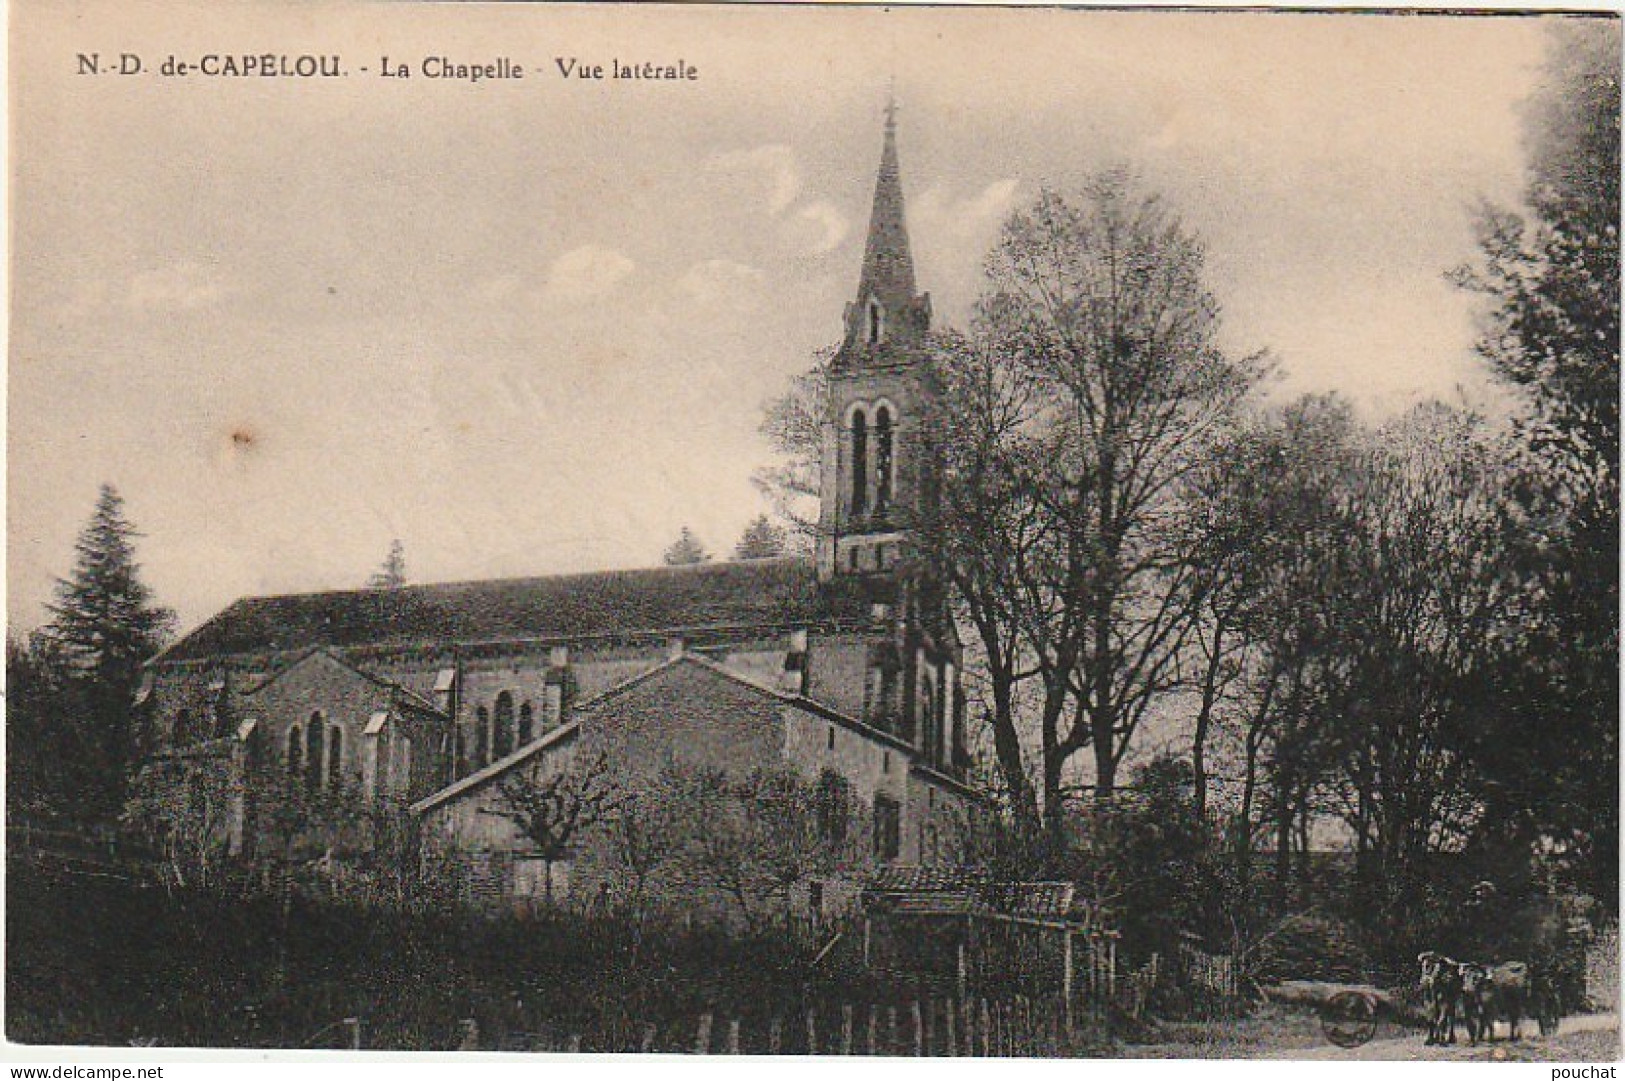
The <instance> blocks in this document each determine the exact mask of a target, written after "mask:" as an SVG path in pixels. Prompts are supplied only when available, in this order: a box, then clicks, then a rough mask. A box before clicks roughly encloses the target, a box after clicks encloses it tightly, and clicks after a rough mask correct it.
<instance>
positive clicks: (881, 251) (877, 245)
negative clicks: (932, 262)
mask: <svg viewBox="0 0 1625 1081" xmlns="http://www.w3.org/2000/svg"><path fill="white" fill-rule="evenodd" d="M870 296H874V297H878V298H879V300H880V303H881V304H882V305H883V306H884V307H885V308H886V309H887V310H889V311H892V312H900V311H902V310H903V309H904V308H905V307H907V306H908V305H910V304H911V303H913V301H914V299H915V292H914V256H913V254H912V253H911V252H910V251H909V246H908V225H907V223H906V221H905V220H904V217H903V181H902V175H901V173H900V171H899V169H898V166H897V101H896V99H895V98H888V100H887V102H886V137H885V143H884V145H883V146H882V148H881V152H880V175H879V177H877V178H876V180H875V205H874V209H873V210H872V211H871V212H870V214H869V240H868V243H867V244H866V245H865V247H864V250H863V276H862V277H861V278H860V279H859V280H858V299H859V300H860V301H862V300H864V299H866V298H867V297H870Z"/></svg>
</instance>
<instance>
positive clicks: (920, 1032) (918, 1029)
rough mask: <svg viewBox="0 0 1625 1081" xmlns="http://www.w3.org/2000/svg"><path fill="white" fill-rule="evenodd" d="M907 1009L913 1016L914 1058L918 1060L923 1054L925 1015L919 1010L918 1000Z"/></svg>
mask: <svg viewBox="0 0 1625 1081" xmlns="http://www.w3.org/2000/svg"><path fill="white" fill-rule="evenodd" d="M909 1008H910V1010H912V1011H913V1015H914V1017H913V1020H914V1057H915V1058H919V1057H921V1056H923V1055H924V1054H925V1014H924V1013H923V1012H922V1011H921V1010H920V1000H919V999H915V1000H914V1004H913V1005H912V1006H911V1007H909Z"/></svg>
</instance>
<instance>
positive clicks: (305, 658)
mask: <svg viewBox="0 0 1625 1081" xmlns="http://www.w3.org/2000/svg"><path fill="white" fill-rule="evenodd" d="M317 657H320V658H322V659H323V660H326V661H330V662H332V663H333V664H336V665H338V666H339V667H340V668H343V669H344V670H345V671H347V672H350V673H352V674H353V675H356V676H358V677H360V678H361V679H364V680H366V681H367V682H369V683H372V684H374V685H375V686H378V687H382V688H383V689H384V690H386V691H389V692H390V693H391V694H392V695H393V696H394V697H395V699H396V700H397V701H399V702H404V703H405V704H406V705H408V706H411V707H412V708H414V709H418V710H422V711H424V712H427V713H432V714H434V715H435V716H436V717H442V718H443V717H444V716H445V714H443V713H441V712H440V711H439V710H438V709H436V708H435V707H434V705H433V704H432V703H431V702H429V701H428V700H427V699H425V698H424V697H423V696H422V695H419V694H416V693H414V692H412V691H410V690H408V689H407V688H405V687H403V686H401V685H400V684H399V683H396V682H395V681H394V680H390V679H385V678H384V677H383V676H380V675H379V674H378V673H376V672H369V671H367V670H366V669H365V668H361V667H358V666H357V665H354V664H351V663H350V662H349V661H347V660H345V659H344V657H343V656H342V655H340V654H338V653H335V652H334V651H333V650H332V649H330V648H328V647H327V646H325V645H321V646H312V647H311V648H309V649H307V650H305V651H304V652H303V653H302V654H300V655H299V656H298V657H297V658H296V659H295V660H294V661H293V662H292V663H289V664H285V665H283V666H282V667H281V668H278V669H277V670H276V671H274V672H272V673H271V674H270V675H269V676H267V677H265V678H264V679H262V680H260V681H259V683H257V684H255V685H254V686H252V687H249V688H247V689H246V690H244V691H243V696H244V697H251V696H253V695H256V694H259V693H260V692H261V691H263V690H265V688H267V687H269V686H270V685H271V684H273V683H275V682H276V681H277V680H279V679H281V678H282V677H284V676H286V675H289V674H290V673H293V672H296V671H298V670H299V669H300V668H302V667H304V666H305V665H306V664H308V663H310V662H311V661H312V660H314V659H316V658H317Z"/></svg>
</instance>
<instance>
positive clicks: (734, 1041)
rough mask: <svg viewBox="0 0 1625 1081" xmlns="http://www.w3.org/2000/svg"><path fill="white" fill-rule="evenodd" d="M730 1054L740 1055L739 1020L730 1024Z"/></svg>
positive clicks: (736, 1019) (734, 1020) (735, 1019)
mask: <svg viewBox="0 0 1625 1081" xmlns="http://www.w3.org/2000/svg"><path fill="white" fill-rule="evenodd" d="M728 1054H730V1055H737V1054H739V1018H737V1017H736V1018H734V1019H733V1020H732V1021H729V1022H728Z"/></svg>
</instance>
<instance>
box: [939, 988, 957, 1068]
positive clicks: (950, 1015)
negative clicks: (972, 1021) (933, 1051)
mask: <svg viewBox="0 0 1625 1081" xmlns="http://www.w3.org/2000/svg"><path fill="white" fill-rule="evenodd" d="M958 1009H959V1003H957V1002H955V1001H954V1000H953V999H949V1000H948V1001H947V1002H946V1003H944V1004H943V1011H942V1023H943V1025H944V1026H945V1027H944V1028H943V1040H942V1046H943V1051H944V1053H945V1054H946V1055H947V1056H948V1057H949V1058H953V1057H954V1056H955V1055H957V1054H959V1034H958V1033H957V1032H955V1031H954V1021H955V1020H956V1018H955V1017H954V1013H955V1012H956V1011H957V1010H958Z"/></svg>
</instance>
